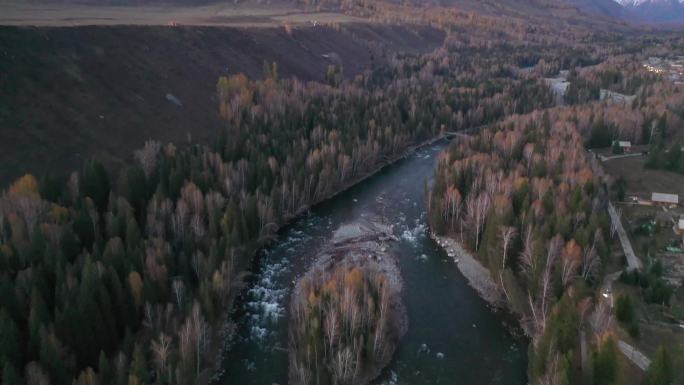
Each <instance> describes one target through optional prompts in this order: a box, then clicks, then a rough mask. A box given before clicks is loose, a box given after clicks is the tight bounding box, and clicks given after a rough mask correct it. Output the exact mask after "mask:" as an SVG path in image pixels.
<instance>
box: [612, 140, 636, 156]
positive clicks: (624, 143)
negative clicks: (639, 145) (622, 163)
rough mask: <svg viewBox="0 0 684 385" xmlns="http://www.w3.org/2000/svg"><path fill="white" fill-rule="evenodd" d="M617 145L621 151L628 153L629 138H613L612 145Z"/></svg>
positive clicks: (629, 147)
mask: <svg viewBox="0 0 684 385" xmlns="http://www.w3.org/2000/svg"><path fill="white" fill-rule="evenodd" d="M615 146H617V147H618V148H619V149H620V152H622V153H628V152H630V151H631V150H632V142H630V141H629V140H614V141H613V147H615Z"/></svg>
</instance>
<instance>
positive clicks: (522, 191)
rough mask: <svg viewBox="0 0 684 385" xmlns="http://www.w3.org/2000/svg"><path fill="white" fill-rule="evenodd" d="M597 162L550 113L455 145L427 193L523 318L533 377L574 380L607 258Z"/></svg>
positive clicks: (446, 229) (443, 229)
mask: <svg viewBox="0 0 684 385" xmlns="http://www.w3.org/2000/svg"><path fill="white" fill-rule="evenodd" d="M552 122H553V123H552ZM591 162H592V159H591V158H589V157H588V156H587V155H586V153H585V151H584V140H583V138H582V137H581V136H580V135H579V133H578V132H577V130H576V129H575V127H574V126H573V124H571V122H568V121H563V120H559V119H558V116H556V113H555V111H553V110H551V111H548V110H547V111H544V112H543V113H542V112H536V113H532V114H530V115H526V116H521V117H513V118H509V119H507V120H505V121H504V122H502V123H500V124H497V125H494V126H492V127H489V128H486V129H483V130H481V131H480V132H479V133H478V134H477V135H475V136H473V137H471V138H469V139H467V140H462V141H458V142H455V143H453V144H452V146H451V147H450V148H449V150H448V151H447V152H445V153H443V154H442V156H441V158H440V160H439V165H438V168H437V170H436V173H435V182H434V185H433V187H432V189H431V191H430V195H429V210H430V223H431V226H432V229H433V230H434V231H436V232H437V233H441V234H444V233H447V234H453V236H455V237H458V238H459V239H461V241H462V243H464V244H465V245H467V246H468V248H469V249H470V250H472V251H474V252H475V253H476V255H477V258H478V259H480V260H481V261H482V263H483V264H484V265H485V266H486V267H487V268H488V269H489V270H490V271H491V272H492V275H493V277H495V279H496V280H497V281H498V283H499V285H500V288H501V290H502V291H503V293H504V295H505V297H506V298H507V301H508V303H509V304H510V307H511V308H512V309H513V310H514V311H515V312H516V313H518V314H519V315H520V316H521V317H522V319H523V322H524V323H526V328H527V330H528V333H529V334H530V335H531V336H532V339H533V342H532V343H531V344H530V354H529V356H530V361H529V370H528V374H529V378H530V381H531V382H532V383H554V384H555V383H568V384H571V383H578V378H576V377H574V376H575V375H576V373H577V372H576V368H578V367H579V365H580V363H579V361H578V360H579V356H578V348H579V338H578V335H579V331H580V328H582V327H583V323H584V322H588V321H589V320H587V319H584V318H585V317H586V316H587V315H588V314H590V312H589V310H590V308H591V306H592V300H591V298H592V291H591V289H590V287H591V286H592V285H595V284H597V283H600V281H601V277H602V269H601V266H602V260H603V259H605V258H606V257H607V255H608V245H607V243H606V238H607V237H608V236H609V234H608V232H609V225H608V219H607V214H605V210H604V209H603V206H604V205H605V204H606V202H607V186H606V180H605V179H604V178H602V177H601V175H599V174H596V173H594V171H593V169H592V164H591ZM586 318H588V317H586ZM599 326H600V327H605V326H603V325H596V334H597V338H603V335H602V332H603V330H601V329H600V327H599ZM598 345H599V346H603V344H598ZM601 349H603V347H601ZM595 372H596V371H595ZM596 373H598V372H596Z"/></svg>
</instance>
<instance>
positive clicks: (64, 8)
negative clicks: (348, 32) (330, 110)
mask: <svg viewBox="0 0 684 385" xmlns="http://www.w3.org/2000/svg"><path fill="white" fill-rule="evenodd" d="M0 9H1V10H2V12H0V25H15V26H52V27H65V26H83V25H169V24H177V25H198V26H233V27H237V26H239V27H275V26H280V25H283V24H284V23H289V24H314V23H316V24H318V23H349V22H355V23H359V22H364V21H366V20H365V19H363V18H360V17H354V16H349V15H345V14H343V13H340V12H335V11H332V12H328V11H320V10H317V9H312V8H306V7H298V6H292V5H287V4H275V5H259V4H252V3H246V4H235V3H233V2H230V3H216V4H211V5H203V6H180V5H139V6H134V5H126V6H115V5H91V4H69V3H50V4H37V3H27V2H0Z"/></svg>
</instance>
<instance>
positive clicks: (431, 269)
mask: <svg viewBox="0 0 684 385" xmlns="http://www.w3.org/2000/svg"><path fill="white" fill-rule="evenodd" d="M446 146H447V143H446V141H442V142H439V143H437V144H435V145H432V146H429V147H424V148H422V149H420V150H418V151H417V152H415V153H414V154H413V155H411V156H409V157H407V158H406V159H403V160H401V161H399V162H397V163H396V164H393V165H392V166H389V167H387V168H385V169H384V170H382V171H381V172H379V173H377V174H376V175H374V176H373V177H371V178H369V179H367V180H365V181H364V182H362V183H360V184H358V185H357V186H355V187H353V188H351V189H349V190H348V191H346V192H344V193H342V194H340V195H338V196H336V197H335V198H333V199H331V200H329V201H327V202H325V203H323V204H321V205H318V206H317V207H316V208H315V209H313V210H312V212H311V213H310V214H309V215H308V216H306V217H303V218H301V219H299V220H298V221H296V222H294V223H293V224H291V225H290V226H287V227H286V228H285V229H283V231H281V232H280V234H279V236H278V240H277V242H275V243H273V244H272V245H271V246H270V247H268V248H266V249H264V250H262V251H261V252H260V253H259V255H258V256H257V258H256V260H255V262H254V266H253V268H252V273H253V275H252V277H251V278H250V279H249V282H248V287H247V290H246V291H245V294H244V295H243V297H242V298H241V299H240V300H239V302H238V306H237V308H236V310H235V314H234V316H235V319H236V322H237V323H238V332H237V333H238V335H237V337H236V338H235V341H234V342H233V344H232V346H230V347H229V348H228V350H227V351H226V352H225V357H224V363H223V370H224V374H223V376H222V379H221V380H220V381H219V383H220V384H224V385H252V384H254V385H271V384H280V385H284V384H287V365H288V361H287V308H288V305H287V304H288V301H289V297H288V296H289V293H290V290H291V289H292V287H293V285H294V282H295V280H296V279H297V278H298V277H300V276H301V275H302V274H303V273H304V272H305V271H306V270H307V268H308V267H309V266H310V265H311V263H312V261H313V258H314V257H315V255H316V250H317V248H318V247H320V246H321V245H323V243H324V242H325V241H326V240H327V239H328V238H329V237H330V236H331V234H332V232H333V231H334V230H335V229H336V228H337V227H339V226H340V225H342V224H345V223H348V222H351V221H354V220H356V219H358V218H361V217H376V216H380V217H382V218H384V220H385V221H387V222H388V223H391V224H393V225H394V231H395V234H396V235H397V237H398V238H399V240H398V241H396V242H394V243H393V244H392V246H391V247H392V251H393V252H394V253H395V254H396V255H397V257H398V258H399V264H400V269H401V272H402V276H403V280H404V293H403V296H404V298H403V299H404V303H405V305H406V307H407V311H408V316H409V329H408V332H407V333H406V335H405V336H404V339H403V340H402V342H401V344H400V345H399V347H398V349H397V351H396V353H395V355H394V359H393V360H392V363H391V364H390V365H389V366H388V367H387V368H386V369H385V370H384V371H383V375H382V376H381V377H380V378H379V379H378V380H377V381H376V382H375V384H378V385H380V384H382V385H394V384H402V385H403V384H407V385H408V384H411V385H421V384H458V385H485V384H486V385H497V384H505V385H523V384H526V383H527V377H526V365H527V361H526V353H527V343H526V341H524V340H523V339H520V338H516V337H514V336H512V335H511V333H510V332H509V328H507V327H506V326H505V324H506V322H510V317H507V316H506V315H503V314H500V312H494V311H492V309H490V308H489V307H488V306H487V304H486V303H485V302H484V301H483V300H482V299H481V298H480V297H478V295H477V293H476V292H475V291H474V290H473V289H472V288H471V287H470V286H468V284H467V281H466V279H465V278H464V277H463V276H462V275H461V273H460V272H459V271H458V268H457V267H456V265H455V263H454V262H453V261H451V260H450V259H448V257H447V255H446V253H445V252H444V251H442V250H441V249H440V248H439V247H438V246H437V244H435V243H434V241H432V240H431V239H430V238H429V237H428V236H427V233H426V230H427V225H426V213H425V207H424V199H423V197H424V186H425V181H426V180H427V179H428V178H429V177H430V176H431V175H432V173H433V170H434V166H435V161H436V159H437V154H438V153H439V151H441V150H443V149H444V148H446Z"/></svg>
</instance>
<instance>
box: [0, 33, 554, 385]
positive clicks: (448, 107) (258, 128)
mask: <svg viewBox="0 0 684 385" xmlns="http://www.w3.org/2000/svg"><path fill="white" fill-rule="evenodd" d="M452 41H453V40H452ZM468 51H469V52H470V53H471V54H470V55H469V56H467V57H458V56H457V52H458V50H457V49H452V50H450V49H442V50H439V51H437V52H435V53H432V54H428V55H421V56H417V55H403V56H395V57H392V58H389V59H388V60H387V61H386V64H383V65H378V66H377V68H375V69H374V70H372V71H368V72H367V73H365V74H364V75H362V76H358V77H356V78H354V79H351V80H346V79H344V78H343V77H342V76H341V75H339V74H340V73H341V70H342V69H341V68H337V69H336V68H331V71H330V72H331V74H332V75H333V76H331V77H330V79H331V81H330V83H329V84H320V83H315V82H312V83H302V82H299V81H297V80H294V79H279V78H278V75H277V67H276V65H275V64H272V63H269V65H267V66H266V71H265V77H264V79H262V80H248V79H247V78H246V77H244V76H241V75H233V76H230V77H226V78H221V79H220V80H219V81H218V84H217V94H218V98H219V113H220V114H221V115H222V116H223V117H224V118H225V120H226V130H225V131H223V132H221V133H219V134H217V138H216V140H215V141H214V143H213V144H212V145H210V146H200V145H195V146H190V147H185V148H179V147H176V146H174V145H173V144H167V145H162V144H160V143H158V142H155V141H149V142H148V143H146V144H145V146H144V148H142V149H140V150H139V151H136V152H135V153H134V155H133V161H132V162H130V163H128V164H126V165H124V166H122V167H119V168H115V169H107V168H105V167H104V166H103V165H102V164H101V163H100V162H98V161H97V160H89V161H87V162H86V163H85V164H84V166H83V169H82V170H81V171H80V172H74V173H72V174H71V175H70V176H68V177H66V178H61V177H50V176H46V177H42V178H35V177H33V176H31V175H26V176H24V177H22V178H20V179H18V180H17V181H16V182H14V183H13V184H12V185H11V186H9V188H7V189H6V190H5V191H4V193H3V194H2V198H0V266H1V271H2V274H0V292H1V293H2V295H1V296H0V307H1V310H0V328H1V329H2V334H1V335H2V349H1V350H0V358H1V359H2V362H3V368H2V376H3V381H4V384H7V385H11V384H23V383H29V384H38V383H46V382H48V381H49V382H50V383H51V384H71V383H76V384H90V383H98V384H100V385H113V384H117V385H124V384H131V385H137V384H150V383H158V384H187V383H195V382H200V383H205V382H207V381H208V379H209V375H210V373H211V370H210V368H211V367H212V366H213V365H214V363H215V362H214V361H213V360H214V357H215V355H214V354H211V353H212V352H215V351H217V349H219V348H220V347H221V346H222V343H223V341H222V339H221V338H217V337H219V336H220V335H221V333H220V331H221V330H222V327H223V326H224V325H226V322H225V321H226V319H225V317H223V316H224V315H225V314H226V309H228V308H230V306H231V305H230V304H231V302H232V299H233V298H234V296H235V294H236V293H237V292H239V287H240V282H241V278H240V277H241V272H242V271H244V269H245V268H246V267H247V266H248V265H249V262H250V260H251V257H252V255H253V254H254V252H255V250H256V249H257V248H258V247H259V246H260V245H262V244H264V242H267V241H268V240H269V239H271V238H272V236H273V234H274V233H275V231H276V230H277V229H278V227H279V226H280V225H282V224H283V223H285V222H286V221H287V220H288V219H290V218H293V217H294V216H296V215H297V214H298V213H300V212H302V211H303V210H304V209H306V208H307V207H309V206H310V205H311V204H313V203H316V202H319V201H321V200H323V199H325V198H326V197H328V196H330V195H331V194H334V193H335V192H337V191H340V189H342V188H345V187H346V186H348V185H349V184H351V183H353V182H354V181H356V180H358V179H359V178H361V177H363V176H366V175H368V174H369V173H371V172H373V171H374V170H376V169H377V168H378V167H380V166H382V165H385V164H387V163H388V162H389V161H391V160H392V159H395V158H397V157H398V156H400V155H401V154H403V152H404V151H405V150H406V149H407V148H409V146H411V145H414V144H417V143H420V142H422V141H425V140H427V139H430V138H434V137H436V136H438V135H439V134H440V131H441V130H442V128H443V127H446V126H448V127H449V128H450V129H460V128H466V127H469V126H475V125H481V124H484V123H488V122H493V121H496V120H498V119H501V118H502V117H504V116H505V115H506V114H509V113H513V112H526V111H531V110H534V109H536V108H540V107H543V106H545V105H548V104H549V103H550V102H551V96H550V93H549V91H548V90H547V88H546V87H545V85H544V84H543V83H542V82H541V81H540V80H539V79H538V78H535V77H534V76H528V75H524V74H523V75H520V76H512V75H513V72H512V71H513V69H514V68H516V67H517V62H516V60H517V59H515V58H514V59H508V57H509V56H508V55H507V52H510V51H511V49H510V48H509V47H507V46H505V45H502V46H500V47H499V48H497V49H496V50H495V51H494V52H499V53H498V54H497V56H496V58H492V59H487V60H492V61H498V62H499V65H495V66H491V67H489V69H484V70H483V69H481V68H480V66H479V64H478V61H481V60H485V58H486V57H487V55H488V54H487V53H486V52H485V50H481V49H478V48H476V47H471V48H468ZM336 74H338V75H336ZM228 331H229V330H228ZM23 341H25V342H26V343H22V342H23Z"/></svg>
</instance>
